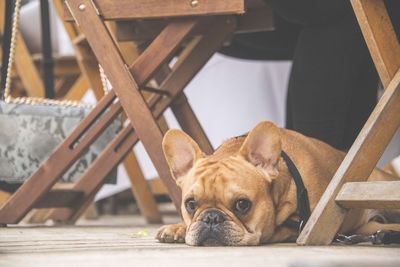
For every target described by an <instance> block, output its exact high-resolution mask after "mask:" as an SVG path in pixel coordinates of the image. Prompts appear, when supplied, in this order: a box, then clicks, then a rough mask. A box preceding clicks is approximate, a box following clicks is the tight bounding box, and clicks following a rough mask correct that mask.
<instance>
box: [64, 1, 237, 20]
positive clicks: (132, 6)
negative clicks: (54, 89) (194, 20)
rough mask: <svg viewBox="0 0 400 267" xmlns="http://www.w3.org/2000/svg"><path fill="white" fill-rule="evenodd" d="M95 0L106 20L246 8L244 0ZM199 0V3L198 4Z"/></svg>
mask: <svg viewBox="0 0 400 267" xmlns="http://www.w3.org/2000/svg"><path fill="white" fill-rule="evenodd" d="M94 2H95V4H96V6H97V9H98V11H99V13H100V14H101V16H102V17H103V18H104V19H106V20H122V19H149V18H166V17H180V16H185V17H186V16H204V15H207V16H208V15H223V14H242V13H243V12H244V0H229V1H226V0H197V1H192V0H163V1H158V0H118V1H115V0H95V1H94ZM196 2H197V5H195V3H196ZM82 3H84V2H83V1H82ZM192 3H193V4H192ZM77 4H80V3H77ZM65 11H66V12H65V19H66V20H73V16H71V13H70V12H69V11H68V9H67V8H66V9H65Z"/></svg>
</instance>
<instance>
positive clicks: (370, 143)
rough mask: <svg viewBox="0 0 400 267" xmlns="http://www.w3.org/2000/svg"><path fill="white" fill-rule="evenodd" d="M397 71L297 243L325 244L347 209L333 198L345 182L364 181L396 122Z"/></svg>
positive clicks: (398, 105) (399, 76) (398, 111)
mask: <svg viewBox="0 0 400 267" xmlns="http://www.w3.org/2000/svg"><path fill="white" fill-rule="evenodd" d="M399 114H400V70H399V71H397V73H396V75H395V77H394V78H393V80H392V81H391V83H390V84H389V86H388V88H387V89H386V91H385V93H384V94H383V96H382V97H381V99H380V100H379V102H378V104H377V106H376V107H375V109H374V111H373V112H372V114H371V116H370V117H369V119H368V121H367V122H366V124H365V126H364V127H363V129H362V130H361V132H360V134H359V135H358V137H357V139H356V140H355V142H354V144H353V146H352V147H351V149H350V151H349V152H348V153H347V155H346V157H345V158H344V160H343V162H342V164H341V165H340V167H339V169H338V170H337V171H336V173H335V175H334V177H333V178H332V180H331V182H330V184H329V185H328V187H327V189H326V190H325V193H324V194H323V195H322V197H321V199H320V201H319V202H318V204H317V206H316V207H315V209H314V211H313V213H312V215H311V217H310V219H309V220H308V222H307V224H306V226H305V227H304V229H303V231H302V232H301V233H300V236H299V238H298V239H297V243H298V244H300V245H328V244H330V243H331V242H332V240H333V238H334V236H335V234H336V233H337V231H338V230H339V227H340V226H341V224H342V222H343V219H344V216H345V215H346V212H347V210H346V209H344V208H342V207H340V206H339V205H337V204H336V202H335V198H336V196H337V194H338V192H339V190H340V189H341V188H342V186H343V184H344V183H346V182H360V181H366V180H367V178H368V177H369V175H370V174H371V173H372V170H373V169H374V167H375V166H376V163H377V162H378V160H379V158H380V157H381V155H382V153H383V152H384V150H385V148H386V146H387V145H388V144H389V142H390V140H391V138H392V137H393V135H394V133H395V132H396V130H397V129H398V128H399V125H400V116H399Z"/></svg>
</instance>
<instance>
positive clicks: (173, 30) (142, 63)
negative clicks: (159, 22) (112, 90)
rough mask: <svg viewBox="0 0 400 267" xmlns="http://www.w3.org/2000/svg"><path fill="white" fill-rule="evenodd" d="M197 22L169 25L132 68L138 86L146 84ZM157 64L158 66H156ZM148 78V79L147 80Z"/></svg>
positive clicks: (185, 21) (187, 21) (177, 22)
mask: <svg viewBox="0 0 400 267" xmlns="http://www.w3.org/2000/svg"><path fill="white" fill-rule="evenodd" d="M197 24H198V21H197V20H193V19H192V20H186V19H185V20H182V21H175V22H172V23H170V24H169V25H167V26H166V27H165V28H164V29H163V30H162V31H161V33H160V34H159V35H158V36H157V37H156V38H155V39H154V40H153V41H152V43H151V45H150V46H149V47H148V48H147V49H145V50H144V51H143V53H142V54H141V55H140V56H139V58H138V59H137V60H136V61H135V62H134V63H133V65H132V66H131V67H130V71H131V73H132V75H133V77H135V80H136V82H137V83H138V84H145V83H146V82H147V81H148V80H149V79H150V78H151V77H152V76H153V74H154V73H155V72H156V71H157V70H159V69H160V68H161V67H162V66H163V63H165V62H166V60H168V59H169V58H170V56H171V55H172V54H173V53H174V51H176V49H178V47H179V45H180V43H181V42H182V41H183V40H184V39H185V38H186V37H187V36H188V35H189V34H190V33H191V32H192V31H193V29H194V28H195V26H196V25H197ZM154 62H157V63H158V64H154ZM146 78H147V79H146Z"/></svg>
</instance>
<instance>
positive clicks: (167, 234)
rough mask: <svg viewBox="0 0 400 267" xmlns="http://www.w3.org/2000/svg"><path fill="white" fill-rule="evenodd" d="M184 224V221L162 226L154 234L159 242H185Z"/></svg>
mask: <svg viewBox="0 0 400 267" xmlns="http://www.w3.org/2000/svg"><path fill="white" fill-rule="evenodd" d="M185 235H186V225H185V224H184V223H177V224H170V225H164V226H162V227H161V228H160V229H159V230H158V232H157V235H156V239H158V241H160V242H161V243H185Z"/></svg>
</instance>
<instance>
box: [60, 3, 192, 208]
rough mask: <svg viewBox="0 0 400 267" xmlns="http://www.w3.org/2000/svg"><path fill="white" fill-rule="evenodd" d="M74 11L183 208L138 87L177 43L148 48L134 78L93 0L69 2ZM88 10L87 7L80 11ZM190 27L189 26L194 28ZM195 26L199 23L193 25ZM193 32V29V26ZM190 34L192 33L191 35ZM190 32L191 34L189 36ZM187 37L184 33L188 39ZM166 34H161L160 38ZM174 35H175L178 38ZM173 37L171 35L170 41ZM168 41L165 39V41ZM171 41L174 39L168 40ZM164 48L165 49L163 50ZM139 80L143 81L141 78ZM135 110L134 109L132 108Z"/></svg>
mask: <svg viewBox="0 0 400 267" xmlns="http://www.w3.org/2000/svg"><path fill="white" fill-rule="evenodd" d="M66 3H68V7H69V8H70V12H71V13H72V14H74V18H75V19H76V21H77V23H78V24H79V25H80V27H81V30H82V32H83V33H84V34H85V36H86V38H87V40H88V42H89V44H90V45H91V47H92V50H93V52H94V54H95V55H96V56H97V59H98V60H99V62H100V64H101V65H102V66H103V68H104V71H105V73H106V75H107V77H108V79H109V80H110V82H111V84H112V85H113V90H114V91H115V92H116V94H117V95H118V97H119V100H120V102H121V105H122V107H123V108H124V111H125V113H126V114H127V116H128V118H129V120H130V122H131V123H132V125H133V127H134V128H135V132H136V133H137V134H138V136H139V138H140V140H141V141H142V143H143V145H144V147H145V149H146V151H147V152H148V155H149V157H150V158H151V160H152V162H153V163H154V166H155V167H156V169H157V171H158V173H159V174H160V178H161V179H163V181H164V182H165V184H166V186H167V188H168V190H169V192H170V196H171V198H172V199H173V201H174V203H175V205H176V206H177V207H179V205H180V197H181V196H180V190H179V188H178V187H177V186H176V184H175V182H174V180H173V179H172V177H171V174H170V172H169V168H168V164H167V162H166V160H165V158H164V157H163V153H162V148H161V143H162V132H161V130H160V129H159V127H158V125H157V123H156V121H155V120H154V118H153V116H152V114H151V112H150V110H149V109H148V107H147V104H146V103H145V101H144V99H143V97H142V95H141V93H140V92H139V88H138V81H146V79H145V78H147V79H149V76H151V75H152V74H153V71H154V72H155V71H156V70H157V68H158V67H160V64H159V65H156V64H154V60H156V61H157V58H159V57H162V56H163V53H164V52H162V51H163V50H164V48H166V49H165V50H166V51H170V53H171V54H172V52H173V51H174V50H175V49H176V48H177V45H178V44H179V43H178V44H176V43H174V42H172V43H169V44H170V45H169V47H166V43H165V42H164V43H162V42H160V45H161V44H162V46H156V45H153V48H156V51H155V49H150V50H149V48H148V49H146V51H145V52H144V53H143V54H142V55H141V56H140V57H139V58H138V59H137V60H136V62H137V63H136V62H135V65H134V70H135V72H136V73H135V75H134V77H135V78H136V80H135V79H134V78H133V77H132V75H131V73H130V71H129V69H128V68H127V67H126V64H125V62H124V61H123V59H122V57H121V55H120V53H119V51H118V49H117V47H116V46H115V43H114V42H113V39H112V37H111V36H110V33H109V32H108V30H107V28H106V27H105V25H104V22H103V21H102V20H101V18H100V17H99V16H98V14H97V11H96V7H95V6H94V4H93V1H89V0H67V1H66ZM79 6H81V7H83V6H84V7H85V8H79ZM190 24H191V22H189V24H186V25H190ZM192 24H193V27H194V25H195V24H196V23H192ZM186 25H185V24H179V23H178V27H177V29H176V31H174V32H173V33H174V35H181V32H180V29H181V28H185V27H186ZM190 29H192V27H190ZM188 33H189V32H188ZM188 33H187V34H188ZM187 34H183V35H184V36H187ZM161 35H162V33H161V34H160V36H161ZM174 35H172V36H174ZM170 38H171V36H168V39H170ZM159 39H160V38H156V40H155V41H154V42H153V43H154V44H156V42H157V41H160V40H159ZM162 41H165V40H162ZM168 41H170V40H168ZM160 47H163V49H160ZM147 51H149V52H148V54H150V55H152V58H153V59H152V60H150V61H147V60H148V55H147V56H144V57H143V55H144V54H146V52H147ZM138 63H140V64H141V65H143V67H142V68H141V69H135V68H136V67H137V64H138ZM137 77H139V78H137ZM132 107H134V109H132Z"/></svg>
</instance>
